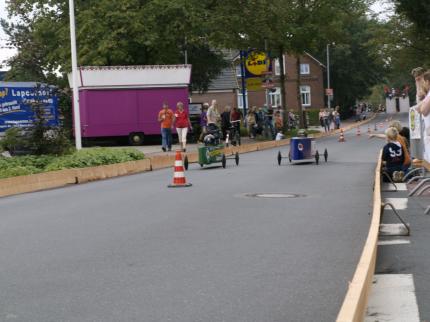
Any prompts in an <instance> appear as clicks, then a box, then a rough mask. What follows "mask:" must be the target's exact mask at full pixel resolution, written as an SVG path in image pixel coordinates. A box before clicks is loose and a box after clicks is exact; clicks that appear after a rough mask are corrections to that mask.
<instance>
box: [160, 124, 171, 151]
mask: <svg viewBox="0 0 430 322" xmlns="http://www.w3.org/2000/svg"><path fill="white" fill-rule="evenodd" d="M161 146H162V147H163V148H165V149H169V150H171V149H172V129H163V128H162V129H161Z"/></svg>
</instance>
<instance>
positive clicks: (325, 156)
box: [324, 149, 328, 162]
mask: <svg viewBox="0 0 430 322" xmlns="http://www.w3.org/2000/svg"><path fill="white" fill-rule="evenodd" d="M327 158H328V152H327V149H325V150H324V160H325V162H327Z"/></svg>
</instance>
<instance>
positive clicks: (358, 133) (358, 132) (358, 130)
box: [357, 127, 361, 136]
mask: <svg viewBox="0 0 430 322" xmlns="http://www.w3.org/2000/svg"><path fill="white" fill-rule="evenodd" d="M360 135H361V132H360V127H357V136H360Z"/></svg>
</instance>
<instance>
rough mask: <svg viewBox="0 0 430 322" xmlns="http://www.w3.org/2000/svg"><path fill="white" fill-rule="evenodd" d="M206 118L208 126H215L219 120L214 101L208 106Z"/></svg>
mask: <svg viewBox="0 0 430 322" xmlns="http://www.w3.org/2000/svg"><path fill="white" fill-rule="evenodd" d="M206 117H207V120H208V124H207V125H208V126H209V125H210V124H213V125H215V126H216V124H217V123H218V120H219V113H218V107H217V102H216V100H212V104H211V106H209V108H208V111H207V113H206Z"/></svg>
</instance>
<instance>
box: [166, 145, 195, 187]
mask: <svg viewBox="0 0 430 322" xmlns="http://www.w3.org/2000/svg"><path fill="white" fill-rule="evenodd" d="M173 169H174V174H173V183H172V184H169V185H168V187H169V188H179V187H190V186H191V183H187V180H186V179H185V171H184V164H183V162H182V154H181V151H179V150H178V151H176V156H175V165H174V167H173Z"/></svg>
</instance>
